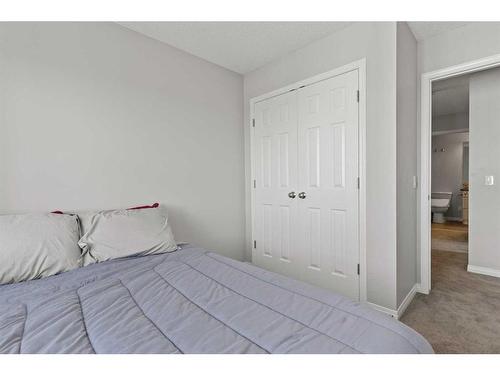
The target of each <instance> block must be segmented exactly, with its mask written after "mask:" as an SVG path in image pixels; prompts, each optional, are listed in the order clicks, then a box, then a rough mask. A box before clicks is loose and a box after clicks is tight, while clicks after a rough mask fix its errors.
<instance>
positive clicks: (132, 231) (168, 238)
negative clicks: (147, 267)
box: [78, 206, 177, 264]
mask: <svg viewBox="0 0 500 375" xmlns="http://www.w3.org/2000/svg"><path fill="white" fill-rule="evenodd" d="M88 223H89V225H88V226H86V227H87V229H86V233H84V235H83V237H82V238H81V239H80V241H78V245H79V246H80V247H81V248H82V250H83V253H84V257H85V259H86V261H85V264H89V263H93V262H102V261H105V260H110V259H115V258H123V257H127V256H132V255H150V254H159V253H165V252H171V251H175V250H177V245H176V243H175V240H174V236H173V234H172V229H171V228H170V225H169V222H168V216H167V210H166V209H165V207H163V206H159V207H158V208H146V209H139V210H130V209H128V210H111V211H100V212H97V213H95V214H94V215H93V216H92V217H90V219H89V220H88ZM89 258H90V260H89Z"/></svg>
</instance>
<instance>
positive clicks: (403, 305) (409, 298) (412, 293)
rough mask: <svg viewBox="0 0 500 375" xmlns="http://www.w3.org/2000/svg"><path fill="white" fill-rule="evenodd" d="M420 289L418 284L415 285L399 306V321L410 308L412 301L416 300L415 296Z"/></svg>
mask: <svg viewBox="0 0 500 375" xmlns="http://www.w3.org/2000/svg"><path fill="white" fill-rule="evenodd" d="M418 287H419V285H418V284H415V285H413V287H412V288H411V289H410V291H409V292H408V294H407V295H406V297H405V298H404V300H403V301H402V302H401V304H400V305H399V307H398V315H397V319H399V318H401V317H402V316H403V314H404V312H405V311H406V309H407V308H408V306H410V303H411V301H413V298H415V295H416V294H417V289H418Z"/></svg>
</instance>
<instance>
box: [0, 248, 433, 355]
mask: <svg viewBox="0 0 500 375" xmlns="http://www.w3.org/2000/svg"><path fill="white" fill-rule="evenodd" d="M0 353H432V348H431V346H430V345H429V343H428V342H427V341H426V340H425V339H424V338H423V337H422V336H420V335H419V334H418V333H416V332H415V331H413V330H412V329H410V328H409V327H407V326H405V325H403V324H401V323H399V322H398V321H396V320H395V319H393V318H391V317H389V316H386V315H385V314H382V313H380V312H377V311H374V310H372V309H369V308H367V307H363V306H361V304H359V303H357V302H353V301H351V300H349V299H347V298H345V297H342V296H339V295H337V294H333V293H330V292H326V291H324V290H321V289H318V288H315V287H312V286H310V285H307V284H304V283H301V282H298V281H295V280H291V279H289V278H286V277H283V276H280V275H277V274H275V273H272V272H268V271H265V270H262V269H260V268H257V267H254V266H252V265H250V264H246V263H241V262H238V261H234V260H231V259H229V258H226V257H223V256H220V255H216V254H214V253H211V252H208V251H206V250H203V249H200V248H195V247H192V246H184V247H183V248H182V249H181V250H179V251H176V252H174V253H168V254H161V255H149V256H145V257H137V258H127V259H120V260H113V261H108V262H103V263H99V264H94V265H90V266H87V267H84V268H80V269H77V270H73V271H70V272H66V273H63V274H60V275H56V276H51V277H48V278H45V279H41V280H34V281H28V282H23V283H18V284H12V285H3V286H0Z"/></svg>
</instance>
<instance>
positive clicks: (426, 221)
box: [418, 55, 500, 294]
mask: <svg viewBox="0 0 500 375" xmlns="http://www.w3.org/2000/svg"><path fill="white" fill-rule="evenodd" d="M497 66H500V55H493V56H489V57H485V58H482V59H478V60H473V61H469V62H466V63H462V64H459V65H453V66H450V67H447V68H443V69H439V70H435V71H432V72H428V73H423V74H422V79H421V86H420V94H421V96H420V97H421V104H420V105H421V111H420V122H421V123H420V181H421V184H420V186H421V189H420V197H419V200H420V209H419V223H420V236H419V241H420V287H419V290H418V291H419V292H421V293H425V294H428V293H429V291H430V289H431V203H430V202H431V201H430V195H431V192H432V190H431V170H432V169H431V167H432V165H431V161H432V154H431V148H432V147H431V146H432V82H434V81H437V80H441V79H445V78H450V77H455V76H460V75H464V74H469V73H473V72H478V71H481V70H486V69H490V68H494V67H497Z"/></svg>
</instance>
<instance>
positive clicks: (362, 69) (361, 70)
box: [248, 58, 367, 302]
mask: <svg viewBox="0 0 500 375" xmlns="http://www.w3.org/2000/svg"><path fill="white" fill-rule="evenodd" d="M353 70H357V71H358V85H359V106H358V110H359V113H358V127H359V128H358V137H359V139H358V171H359V208H358V225H359V265H360V276H359V300H360V302H367V295H366V289H367V288H366V284H367V277H366V275H367V274H366V59H364V58H363V59H360V60H356V61H353V62H351V63H349V64H346V65H343V66H341V67H339V68H336V69H333V70H330V71H327V72H325V73H321V74H318V75H315V76H313V77H310V78H307V79H304V80H301V81H298V82H295V83H292V84H290V85H288V86H285V87H282V88H280V89H277V90H274V91H271V92H269V93H266V94H263V95H260V96H257V97H254V98H252V99H250V118H249V122H248V126H250V164H251V180H250V184H251V186H250V191H251V196H250V200H251V204H250V207H251V215H250V216H251V233H252V239H251V243H252V258H253V253H254V247H253V243H254V241H255V189H254V185H253V184H254V182H253V181H254V180H255V165H254V159H255V157H254V156H255V140H254V137H255V134H254V128H253V120H254V106H255V103H257V102H260V101H262V100H266V99H269V98H272V97H274V96H277V95H281V94H284V93H286V92H288V91H290V90H294V89H297V88H299V87H301V86H308V85H311V84H313V83H317V82H320V81H323V80H326V79H328V78H332V77H335V76H338V75H341V74H344V73H347V72H350V71H353Z"/></svg>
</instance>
